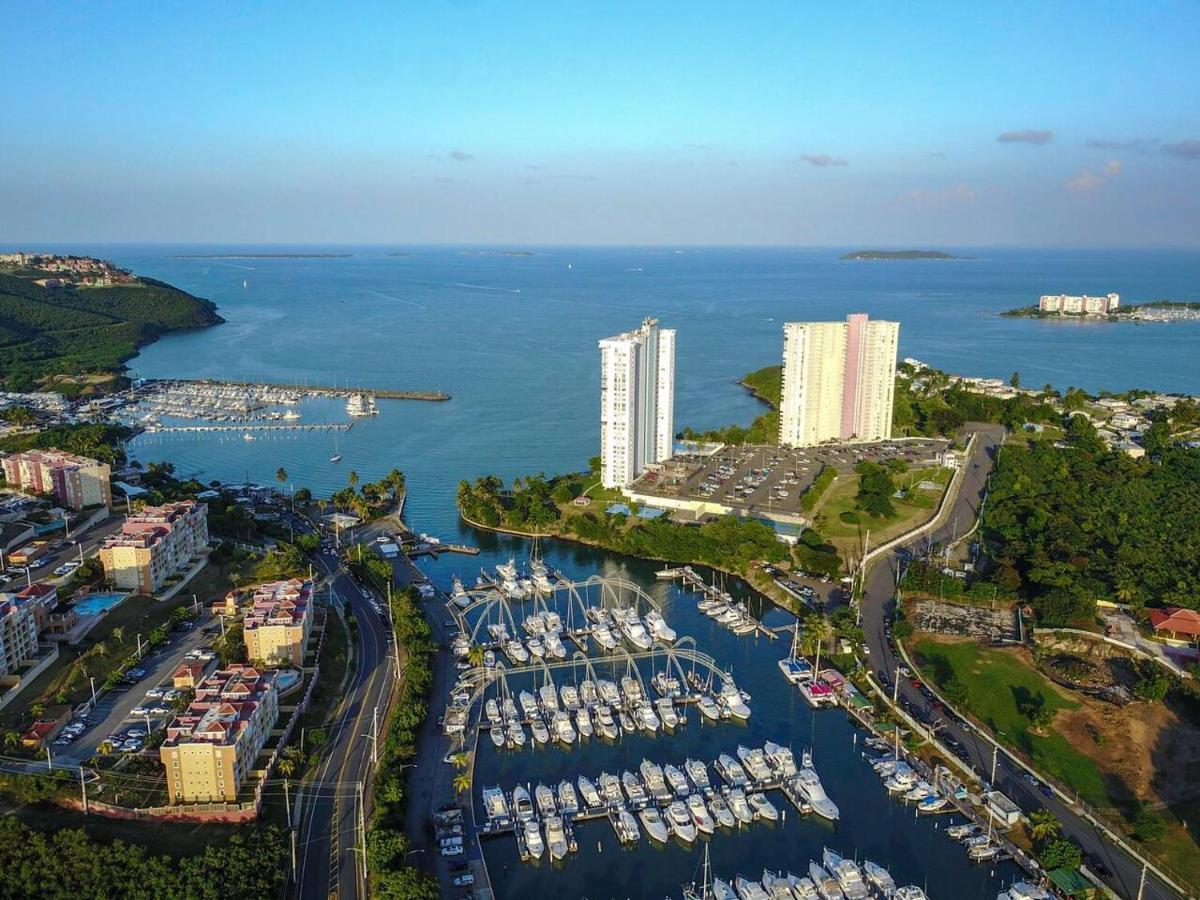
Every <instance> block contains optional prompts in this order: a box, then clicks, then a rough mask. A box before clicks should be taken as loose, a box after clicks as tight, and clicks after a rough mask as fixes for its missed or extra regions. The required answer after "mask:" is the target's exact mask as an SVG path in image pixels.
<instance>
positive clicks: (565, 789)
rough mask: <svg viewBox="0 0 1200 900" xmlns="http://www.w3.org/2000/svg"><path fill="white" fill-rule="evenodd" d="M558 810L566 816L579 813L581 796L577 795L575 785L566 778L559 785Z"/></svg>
mask: <svg viewBox="0 0 1200 900" xmlns="http://www.w3.org/2000/svg"><path fill="white" fill-rule="evenodd" d="M558 808H559V809H561V810H562V814H563V815H564V816H573V815H575V813H577V812H579V795H578V794H576V793H575V785H573V784H571V782H569V781H567V780H566V779H565V778H564V779H563V780H562V781H560V782H559V783H558Z"/></svg>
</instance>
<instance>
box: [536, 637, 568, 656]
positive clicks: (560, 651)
mask: <svg viewBox="0 0 1200 900" xmlns="http://www.w3.org/2000/svg"><path fill="white" fill-rule="evenodd" d="M542 643H543V644H544V645H545V647H546V653H547V654H549V655H550V656H553V657H554V658H555V659H566V658H567V648H566V647H564V646H563V642H562V638H560V637H559V636H558V635H557V634H555V633H554V632H553V631H549V632H547V633H546V636H545V637H544V638H542Z"/></svg>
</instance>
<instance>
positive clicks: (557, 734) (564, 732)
mask: <svg viewBox="0 0 1200 900" xmlns="http://www.w3.org/2000/svg"><path fill="white" fill-rule="evenodd" d="M575 737H576V735H575V726H573V725H572V724H571V717H570V716H569V715H567V714H566V713H565V712H561V711H560V712H556V713H555V714H554V739H555V740H556V741H562V742H563V743H564V744H573V743H575Z"/></svg>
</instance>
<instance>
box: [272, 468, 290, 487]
mask: <svg viewBox="0 0 1200 900" xmlns="http://www.w3.org/2000/svg"><path fill="white" fill-rule="evenodd" d="M275 480H276V481H278V482H279V483H280V484H283V483H284V482H285V481H287V480H288V473H287V469H285V468H284V467H283V466H280V467H279V468H278V469H277V470H276V471H275Z"/></svg>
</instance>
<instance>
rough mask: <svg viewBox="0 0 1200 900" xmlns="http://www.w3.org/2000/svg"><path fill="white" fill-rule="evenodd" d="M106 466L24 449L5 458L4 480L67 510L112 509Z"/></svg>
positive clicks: (81, 458) (53, 452)
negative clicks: (50, 499) (50, 500)
mask: <svg viewBox="0 0 1200 900" xmlns="http://www.w3.org/2000/svg"><path fill="white" fill-rule="evenodd" d="M111 474H112V470H111V469H110V468H109V466H108V463H102V462H98V461H97V460H94V459H88V458H87V457H86V456H76V455H75V454H74V453H64V452H63V451H61V450H25V451H23V452H21V453H13V454H12V455H11V456H8V457H6V458H5V459H4V479H5V481H7V482H8V484H9V486H10V487H15V488H20V489H21V490H23V491H27V492H29V493H34V494H51V495H53V496H54V499H55V500H57V501H58V502H59V503H61V504H62V505H63V506H65V507H68V508H70V509H83V508H84V507H85V506H100V505H103V506H112V488H111V487H110V486H109V476H110V475H111Z"/></svg>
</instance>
